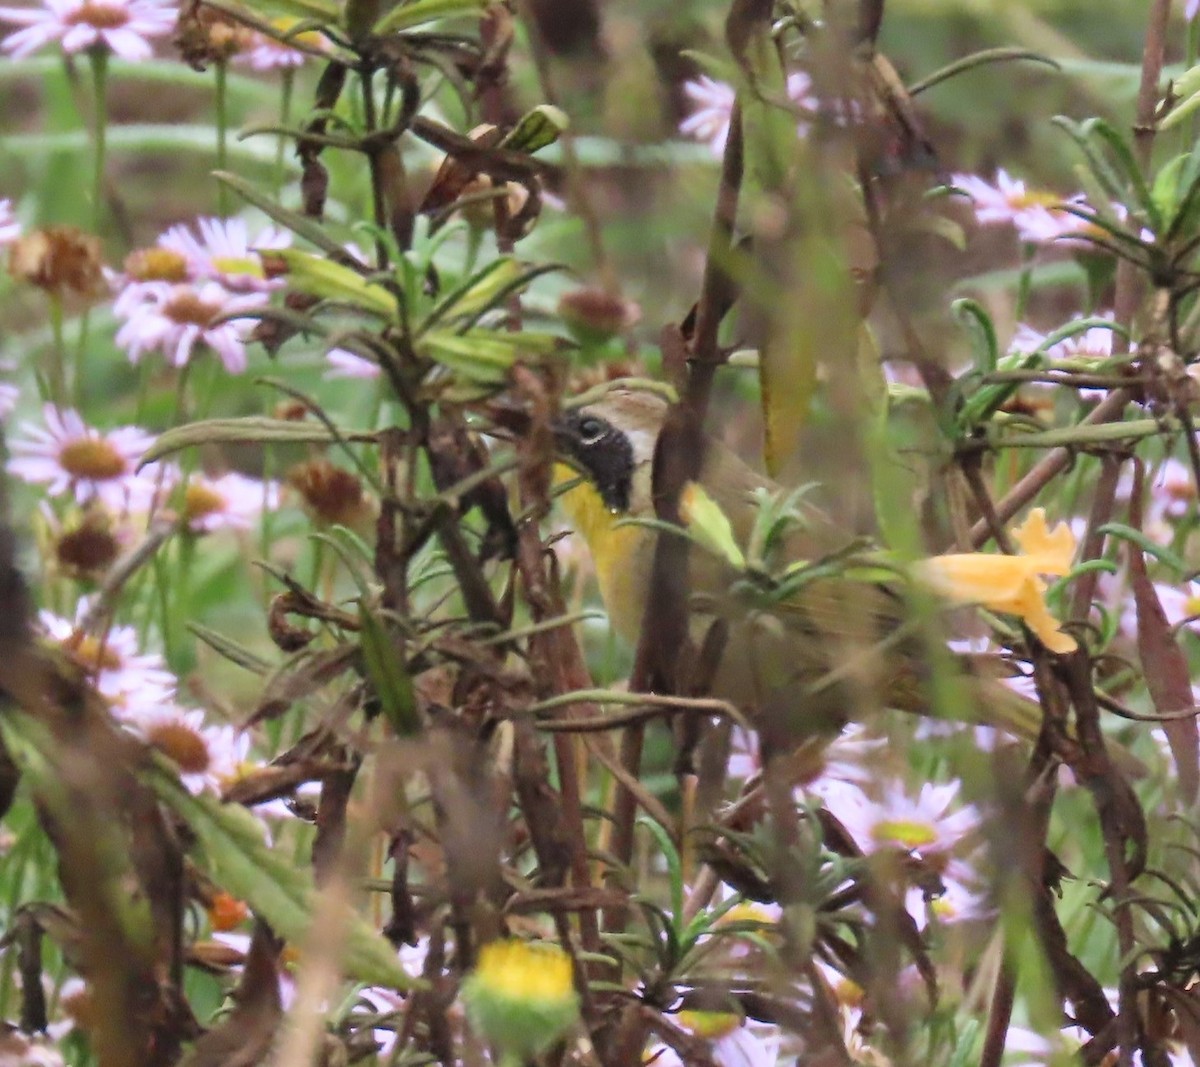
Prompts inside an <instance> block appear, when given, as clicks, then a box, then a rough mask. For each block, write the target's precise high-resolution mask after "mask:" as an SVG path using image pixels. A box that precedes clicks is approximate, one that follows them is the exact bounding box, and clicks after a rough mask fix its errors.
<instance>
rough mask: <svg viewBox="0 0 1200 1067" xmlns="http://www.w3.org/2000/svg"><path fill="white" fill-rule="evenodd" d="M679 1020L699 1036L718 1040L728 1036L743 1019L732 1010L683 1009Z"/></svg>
mask: <svg viewBox="0 0 1200 1067" xmlns="http://www.w3.org/2000/svg"><path fill="white" fill-rule="evenodd" d="M679 1021H680V1022H681V1023H683V1025H684V1026H686V1027H687V1028H688V1029H689V1030H691V1032H692V1033H693V1034H695V1035H696V1036H697V1037H703V1038H706V1039H707V1040H709V1041H718V1040H720V1039H721V1038H723V1037H728V1036H729V1035H730V1034H732V1033H733V1032H734V1030H736V1029H737V1028H738V1027H739V1026H741V1025H742V1020H741V1019H740V1018H739V1017H738V1016H737V1015H734V1014H733V1012H731V1011H686V1010H685V1011H681V1012H680V1013H679Z"/></svg>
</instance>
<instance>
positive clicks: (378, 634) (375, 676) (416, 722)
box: [358, 600, 421, 737]
mask: <svg viewBox="0 0 1200 1067" xmlns="http://www.w3.org/2000/svg"><path fill="white" fill-rule="evenodd" d="M358 621H359V623H360V624H361V627H362V629H361V630H360V631H359V643H360V644H361V646H362V651H363V661H364V664H365V666H366V669H367V676H368V677H369V678H370V679H371V683H372V684H373V685H374V687H375V693H376V695H377V696H378V697H379V704H380V707H381V709H382V711H383V713H384V715H386V716H387V720H388V722H390V723H391V724H392V729H394V730H395V731H396V734H397V736H399V737H412V736H414V735H416V734H419V733H420V732H421V717H420V714H419V712H418V711H417V697H416V694H415V693H414V692H413V684H412V678H411V677H410V676H409V673H408V671H407V670H406V669H405V665H404V660H403V658H402V657H401V656H400V653H399V650H398V649H397V648H396V645H395V643H394V642H393V641H392V640H391V638H390V637H389V636H388V632H387V629H386V628H385V627H384V626H383V624H382V623H381V622H380V621H379V619H378V618H377V617H376V616H375V615H373V614H372V613H371V611H370V609H369V608H368V607H367V606H366V605H365V604H364V603H363V602H362V601H361V600H360V601H359V602H358Z"/></svg>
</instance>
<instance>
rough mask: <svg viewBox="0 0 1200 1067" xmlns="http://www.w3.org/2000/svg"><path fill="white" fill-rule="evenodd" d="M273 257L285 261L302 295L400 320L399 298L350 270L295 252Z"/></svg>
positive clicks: (289, 250) (290, 278) (273, 252)
mask: <svg viewBox="0 0 1200 1067" xmlns="http://www.w3.org/2000/svg"><path fill="white" fill-rule="evenodd" d="M271 257H272V258H277V259H280V260H282V261H283V263H284V264H285V266H286V267H287V272H288V281H289V282H290V283H291V285H292V287H293V288H295V289H298V290H300V291H301V292H302V293H308V294H309V295H311V296H317V297H320V298H321V299H322V300H335V301H337V302H338V303H340V304H349V305H351V306H352V307H358V308H362V309H363V310H364V311H369V312H371V313H372V314H374V315H379V316H380V317H381V318H385V319H388V320H389V321H392V320H394V319H395V318H396V313H397V308H396V298H395V296H393V295H392V294H391V293H390V292H388V291H387V290H386V289H385V288H384V287H383V286H382V285H375V284H374V283H372V282H368V281H367V280H366V279H364V278H363V277H362V275H361V274H359V273H358V272H357V271H354V270H351V269H350V268H349V267H343V266H342V265H341V264H340V263H334V262H332V261H331V260H328V259H325V258H323V257H321V256H314V255H313V254H312V253H311V252H301V251H299V250H298V249H295V248H277V249H272V250H271Z"/></svg>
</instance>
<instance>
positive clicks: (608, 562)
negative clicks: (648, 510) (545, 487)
mask: <svg viewBox="0 0 1200 1067" xmlns="http://www.w3.org/2000/svg"><path fill="white" fill-rule="evenodd" d="M569 482H575V483H576V484H575V485H574V486H572V488H570V489H568V490H566V492H564V493H563V494H562V495H561V496H560V497H559V498H558V499H559V501H560V502H561V504H562V506H563V510H564V511H565V512H566V514H567V519H568V521H569V522H570V524H571V526H572V528H573V529H574V530H575V532H576V533H578V534H579V535H580V536H581V537H582V538H583V539H584V541H586V542H587V546H588V551H589V552H590V553H591V556H592V562H593V564H594V565H595V567H596V581H597V583H598V584H599V586H600V595H601V596H602V597H603V598H604V606H605V607H606V608H607V609H608V616H609V619H610V621H611V622H612V625H613V627H614V629H616V631H617V632H618V633H619V634H620V635H621V636H622V637H623V638H625V640H627V641H628V642H630V644H635V643H636V642H637V638H638V632H639V630H640V629H641V625H642V615H643V614H644V612H645V606H646V590H647V583H648V582H649V579H650V571H649V567H650V565H651V562H652V559H653V545H654V541H653V531H652V530H650V529H648V528H646V527H645V526H638V525H636V524H634V523H625V524H623V525H618V524H620V523H621V521H622V520H623V519H627V518H628V517H629V516H627V515H623V514H621V513H620V512H616V511H613V510H612V509H611V508H609V507H608V506H607V505H606V504H605V503H604V501H603V500H602V499H601V497H600V494H599V492H598V491H597V490H596V487H595V485H593V484H592V482H590V481H589V480H587V479H580V476H579V472H578V471H576V470H575V469H574V468H573V467H570V466H568V465H567V464H565V463H556V464H555V466H554V484H555V485H556V486H561V485H566V484H567V483H569Z"/></svg>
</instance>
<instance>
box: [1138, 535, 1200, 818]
mask: <svg viewBox="0 0 1200 1067" xmlns="http://www.w3.org/2000/svg"><path fill="white" fill-rule="evenodd" d="M1128 555H1129V581H1130V585H1131V586H1132V587H1133V601H1134V606H1135V607H1136V609H1137V643H1138V655H1139V657H1140V658H1141V661H1142V672H1143V674H1144V675H1145V678H1146V688H1147V689H1148V690H1149V691H1150V699H1151V701H1152V702H1153V703H1154V709H1155V711H1157V712H1158V713H1159V714H1160V715H1170V714H1172V713H1178V712H1180V711H1185V710H1186V709H1188V708H1190V707H1193V706H1194V703H1195V702H1194V701H1193V699H1192V685H1191V679H1190V674H1189V671H1188V663H1187V657H1186V656H1185V655H1184V653H1183V649H1181V648H1180V647H1179V642H1178V640H1177V638H1176V636H1175V634H1174V633H1173V632H1172V629H1171V626H1170V624H1169V623H1168V622H1167V616H1166V613H1165V612H1164V611H1163V606H1162V604H1161V603H1160V602H1159V599H1158V593H1157V592H1155V589H1154V583H1152V582H1151V581H1150V578H1149V577H1148V576H1147V574H1146V561H1145V558H1144V557H1143V555H1142V550H1141V549H1140V548H1138V546H1137V545H1134V544H1130V545H1129V549H1128ZM1162 726H1163V730H1164V732H1165V733H1166V735H1167V742H1168V744H1170V746H1171V755H1172V757H1174V759H1175V768H1176V770H1177V771H1178V772H1179V792H1180V795H1181V796H1182V797H1183V798H1184V799H1185V800H1187V801H1188V802H1189V803H1191V802H1194V801H1195V800H1196V795H1197V790H1198V789H1200V730H1198V729H1197V726H1196V719H1195V717H1194V716H1190V715H1189V716H1185V717H1183V718H1179V717H1175V718H1167V719H1165V720H1164V721H1163V724H1162Z"/></svg>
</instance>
